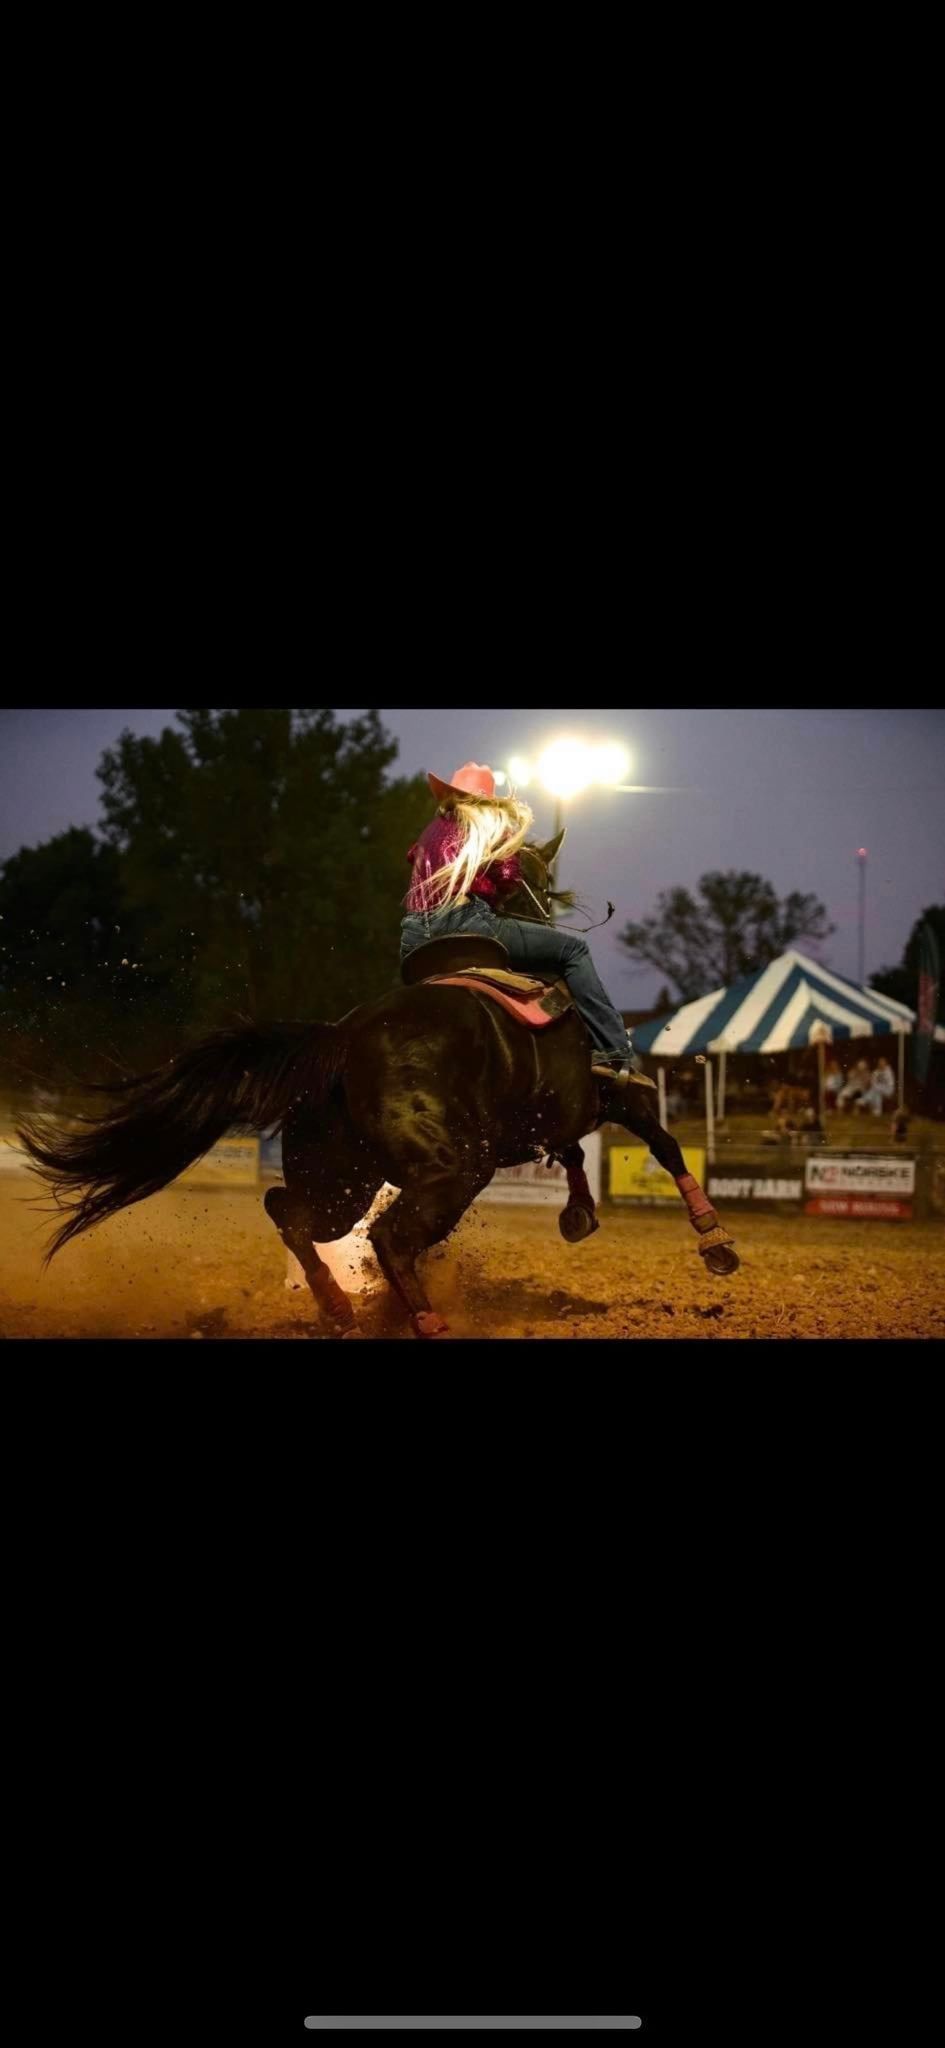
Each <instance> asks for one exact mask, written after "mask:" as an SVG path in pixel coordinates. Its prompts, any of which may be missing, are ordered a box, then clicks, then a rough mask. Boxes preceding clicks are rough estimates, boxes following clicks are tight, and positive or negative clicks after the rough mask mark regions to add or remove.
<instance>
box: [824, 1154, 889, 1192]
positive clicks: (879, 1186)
mask: <svg viewBox="0 0 945 2048" xmlns="http://www.w3.org/2000/svg"><path fill="white" fill-rule="evenodd" d="M806 1165H807V1192H808V1194H817V1195H911V1194H914V1192H915V1160H914V1159H896V1158H894V1157H893V1156H892V1155H890V1156H889V1157H887V1156H886V1155H885V1154H881V1153H878V1152H874V1153H868V1152H867V1153H864V1152H848V1153H846V1154H845V1155H838V1154H836V1153H835V1154H834V1155H833V1156H831V1155H830V1154H825V1153H820V1155H819V1156H817V1157H814V1158H810V1159H808V1160H807V1162H806Z"/></svg>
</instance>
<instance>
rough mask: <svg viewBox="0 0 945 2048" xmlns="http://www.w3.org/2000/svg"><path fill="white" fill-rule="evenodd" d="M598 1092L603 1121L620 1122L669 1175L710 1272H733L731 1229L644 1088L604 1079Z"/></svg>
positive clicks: (736, 1259) (736, 1264)
mask: <svg viewBox="0 0 945 2048" xmlns="http://www.w3.org/2000/svg"><path fill="white" fill-rule="evenodd" d="M600 1092H601V1103H602V1107H603V1109H604V1118H603V1119H602V1120H603V1121H605V1122H613V1123H618V1124H623V1125H624V1128H625V1129H626V1130H628V1131H632V1132H633V1135H634V1137H635V1138H642V1139H643V1142H644V1144H645V1145H648V1146H649V1148H650V1151H651V1152H652V1154H653V1157H654V1159H656V1160H658V1161H659V1164H660V1166H664V1167H665V1168H666V1171H667V1173H670V1174H672V1177H673V1179H674V1181H675V1183H676V1186H677V1188H678V1189H679V1193H680V1195H681V1197H682V1200H683V1201H684V1202H685V1204H686V1209H687V1211H688V1215H689V1221H690V1223H691V1224H692V1227H693V1230H695V1231H696V1232H697V1234H698V1238H699V1253H700V1256H701V1257H702V1258H703V1259H704V1260H705V1263H706V1265H707V1267H708V1269H709V1271H710V1273H719V1274H722V1273H734V1272H736V1271H737V1268H738V1267H739V1265H740V1264H741V1260H740V1259H739V1256H738V1253H737V1252H736V1251H735V1249H734V1242H733V1239H732V1235H731V1232H730V1231H728V1230H726V1228H725V1225H724V1223H722V1222H720V1220H719V1217H718V1216H717V1214H716V1211H715V1210H714V1209H713V1207H712V1204H711V1202H710V1200H709V1197H708V1195H707V1194H706V1193H705V1190H704V1189H703V1188H701V1187H700V1186H699V1182H698V1181H697V1180H696V1177H695V1174H692V1173H690V1172H689V1171H688V1169H687V1167H686V1162H685V1160H684V1158H683V1156H682V1153H681V1151H680V1149H679V1146H678V1144H677V1142H676V1139H675V1138H674V1137H673V1136H672V1135H671V1133H670V1132H669V1131H664V1129H663V1126H662V1124H661V1123H660V1122H659V1121H658V1119H657V1118H656V1117H655V1116H654V1115H653V1111H652V1109H651V1108H650V1104H649V1100H648V1098H647V1096H646V1094H645V1092H644V1090H643V1089H642V1088H638V1087H636V1086H635V1084H634V1082H633V1081H632V1080H628V1079H624V1080H615V1081H613V1082H608V1081H605V1082H603V1083H602V1085H601V1091H600Z"/></svg>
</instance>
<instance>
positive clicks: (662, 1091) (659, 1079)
mask: <svg viewBox="0 0 945 2048" xmlns="http://www.w3.org/2000/svg"><path fill="white" fill-rule="evenodd" d="M656 1099H657V1104H658V1107H659V1120H660V1123H661V1124H662V1126H663V1129H664V1131H665V1129H666V1069H665V1067H662V1066H660V1067H657V1070H656Z"/></svg>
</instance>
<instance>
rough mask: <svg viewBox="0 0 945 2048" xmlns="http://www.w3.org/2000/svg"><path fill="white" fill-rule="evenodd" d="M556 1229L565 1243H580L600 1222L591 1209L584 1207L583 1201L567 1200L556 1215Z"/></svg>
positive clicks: (598, 1227) (597, 1227)
mask: <svg viewBox="0 0 945 2048" xmlns="http://www.w3.org/2000/svg"><path fill="white" fill-rule="evenodd" d="M558 1229H559V1230H560V1232H561V1235H562V1237H563V1238H564V1241H565V1244H581V1242H582V1241H583V1239H584V1238H585V1237H590V1236H591V1234H592V1232H593V1231H595V1230H599V1229H600V1224H599V1223H598V1221H597V1217H596V1216H595V1214H594V1211H593V1209H586V1208H585V1207H584V1204H583V1202H568V1203H567V1205H566V1207H565V1208H564V1209H562V1211H561V1214H560V1216H559V1217H558Z"/></svg>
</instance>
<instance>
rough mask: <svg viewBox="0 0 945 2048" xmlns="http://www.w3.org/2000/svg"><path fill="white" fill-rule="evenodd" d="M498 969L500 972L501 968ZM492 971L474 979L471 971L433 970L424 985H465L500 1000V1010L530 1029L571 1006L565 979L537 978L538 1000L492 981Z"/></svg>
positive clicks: (552, 1019) (538, 1027) (516, 977)
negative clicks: (500, 986) (541, 997)
mask: <svg viewBox="0 0 945 2048" xmlns="http://www.w3.org/2000/svg"><path fill="white" fill-rule="evenodd" d="M501 971H502V973H503V975H504V972H505V970H504V969H502V970H501ZM494 973H495V970H494V969H490V970H489V972H488V973H487V974H483V975H477V977H476V979H475V981H474V980H473V978H472V972H469V973H467V974H436V975H431V977H430V980H429V981H428V982H426V983H425V984H424V986H425V987H426V988H430V987H433V986H436V987H439V988H468V989H471V990H472V992H473V995H477V996H488V997H489V998H490V1000H491V1001H492V1002H494V1003H501V1005H502V1008H503V1010H508V1012H509V1014H510V1016H512V1017H517V1018H518V1021H519V1023H520V1024H529V1025H530V1026H531V1028H532V1030H533V1031H542V1030H543V1029H544V1027H545V1025H546V1024H554V1023H555V1021H556V1019H557V1018H558V1017H563V1016H565V1015H566V1013H567V1011H568V1010H570V1009H572V1008H573V998H572V995H571V991H570V989H569V988H568V986H567V984H566V983H565V982H561V981H555V982H552V983H551V984H550V986H549V984H548V983H547V982H544V981H540V982H538V983H537V987H538V988H539V989H541V991H542V996H543V1000H541V1001H539V1000H538V999H537V998H536V997H534V996H530V997H526V996H513V995H510V994H509V993H508V991H507V990H506V989H504V988H499V987H498V986H497V985H496V984H495V982H494V978H493V977H494ZM510 978H511V979H512V980H513V981H517V980H522V981H528V979H529V977H528V976H527V975H520V976H519V975H513V976H511V977H510Z"/></svg>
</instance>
